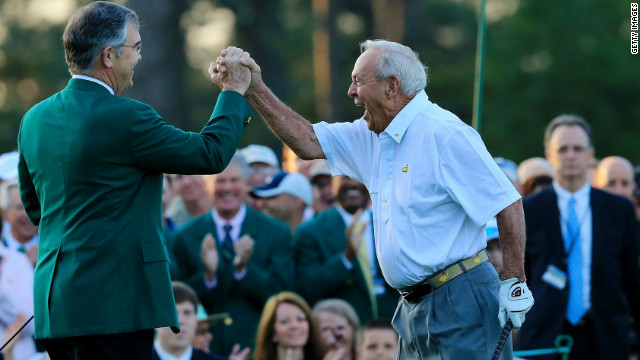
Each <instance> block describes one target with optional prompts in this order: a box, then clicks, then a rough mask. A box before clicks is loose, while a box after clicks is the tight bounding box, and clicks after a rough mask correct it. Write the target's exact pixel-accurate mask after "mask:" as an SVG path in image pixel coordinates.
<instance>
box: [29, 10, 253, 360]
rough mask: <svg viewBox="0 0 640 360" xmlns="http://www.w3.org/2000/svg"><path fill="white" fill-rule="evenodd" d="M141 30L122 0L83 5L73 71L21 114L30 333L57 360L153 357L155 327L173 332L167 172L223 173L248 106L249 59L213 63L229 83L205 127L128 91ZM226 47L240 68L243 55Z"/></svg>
mask: <svg viewBox="0 0 640 360" xmlns="http://www.w3.org/2000/svg"><path fill="white" fill-rule="evenodd" d="M138 30H139V23H138V18H137V15H136V14H135V13H134V12H133V11H131V10H129V9H127V8H125V7H123V6H120V5H117V4H115V3H111V2H102V1H98V2H93V3H91V4H89V5H87V6H85V7H82V8H80V9H78V10H77V11H76V13H75V14H74V15H73V17H72V18H71V20H70V21H69V23H68V24H67V27H66V29H65V32H64V35H63V43H64V48H65V55H66V60H67V64H68V66H69V71H70V72H71V74H72V75H73V78H72V79H71V80H70V81H69V85H68V86H67V87H66V88H65V89H64V90H62V91H61V92H59V93H57V94H55V95H53V96H52V97H50V98H48V99H46V100H44V101H43V102H41V103H39V104H37V105H35V106H34V107H33V108H32V109H31V110H29V111H28V112H27V114H26V115H25V116H24V118H23V119H22V124H21V127H20V134H19V136H18V147H19V153H20V154H19V163H18V171H19V180H20V191H21V197H22V202H23V203H24V207H25V210H26V212H27V215H28V216H29V219H30V220H31V222H32V223H34V224H39V226H40V228H39V231H40V243H39V256H38V264H37V267H36V270H35V281H34V293H35V295H34V299H35V327H36V333H35V336H36V338H38V339H45V340H44V342H45V346H46V347H47V350H48V352H49V354H50V356H51V358H52V359H54V360H57V359H69V358H73V359H150V357H151V347H152V341H153V329H154V328H157V327H162V326H173V327H174V330H175V331H178V320H177V316H176V309H175V304H174V300H173V294H172V292H171V283H170V279H169V270H168V255H167V249H166V246H165V243H164V240H163V233H162V210H161V195H162V173H163V172H166V173H216V172H220V171H222V170H223V169H224V168H225V166H226V165H227V163H228V161H229V159H230V158H231V156H232V155H233V153H234V151H235V149H236V148H237V146H238V142H239V140H240V136H241V135H242V132H243V130H244V127H245V125H246V124H245V123H246V122H247V121H246V120H247V119H249V117H250V115H251V110H250V108H249V106H248V104H247V102H246V101H245V99H244V98H243V94H244V91H245V90H246V88H247V86H248V84H249V81H250V80H249V73H248V71H247V72H245V71H243V69H242V68H239V69H238V70H240V71H239V72H237V73H235V74H231V76H228V77H226V78H224V79H219V78H218V75H217V74H214V73H213V72H212V71H210V73H211V76H212V79H215V80H217V81H220V80H222V81H223V83H224V84H225V85H224V87H223V90H224V91H222V93H221V94H220V96H219V98H218V102H217V104H216V108H215V110H214V112H213V114H212V116H211V119H210V120H209V122H208V123H207V125H206V126H205V127H204V128H203V129H202V131H201V132H200V133H186V132H183V131H181V130H179V129H176V128H174V127H172V126H169V125H167V124H166V123H165V122H164V121H163V120H162V117H160V115H158V113H156V112H155V111H154V110H153V108H151V107H150V106H149V105H146V104H143V103H141V102H138V101H135V100H132V99H127V98H124V97H121V95H122V94H123V92H124V91H125V90H126V89H128V88H129V87H131V86H132V85H133V69H134V67H135V66H136V65H137V63H138V62H139V61H140V60H141V59H142V57H141V55H140V50H141V47H142V40H141V37H140V33H139V31H138ZM230 50H231V52H232V53H233V54H234V57H235V62H234V63H235V64H236V65H237V64H238V61H239V58H240V56H242V54H243V52H242V50H241V49H237V48H233V49H230ZM232 66H233V65H232ZM238 67H239V65H238Z"/></svg>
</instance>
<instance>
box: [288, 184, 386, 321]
mask: <svg viewBox="0 0 640 360" xmlns="http://www.w3.org/2000/svg"><path fill="white" fill-rule="evenodd" d="M333 182H334V184H335V185H336V186H335V188H336V193H337V194H338V195H337V199H338V203H337V204H336V205H335V206H334V207H333V208H331V209H330V210H328V211H325V212H323V213H320V214H318V215H316V216H315V217H314V218H313V219H311V220H309V221H307V222H305V223H303V224H301V225H300V226H299V227H298V229H297V231H296V232H295V234H294V237H293V239H294V244H295V245H294V247H295V248H294V259H295V262H296V268H295V269H296V276H295V289H296V291H297V292H298V293H300V294H301V295H302V296H303V297H305V298H306V299H307V300H308V301H309V302H310V303H312V304H315V303H316V302H318V301H319V300H322V299H327V298H339V299H342V300H345V301H346V302H348V303H349V304H351V305H352V306H353V307H354V309H355V310H356V312H357V313H358V317H359V318H360V319H362V321H369V320H370V319H372V318H375V317H378V316H384V317H389V318H390V317H392V316H393V313H394V311H395V308H396V306H397V305H398V299H399V294H398V292H397V291H395V290H394V289H392V288H391V287H390V286H389V285H388V284H387V283H386V282H385V281H384V278H383V277H382V271H381V270H380V266H379V264H378V261H377V257H376V254H375V245H374V240H373V226H372V221H371V209H370V207H369V193H368V191H367V189H366V187H365V186H364V184H362V183H360V182H358V181H356V180H353V179H351V178H349V177H346V176H336V177H334V179H333ZM359 209H360V210H365V211H361V212H358V210H359ZM356 220H358V221H360V222H361V223H362V224H365V225H366V226H365V227H364V228H363V229H362V231H361V232H360V233H357V234H354V232H353V231H351V230H352V229H351V228H352V224H353V223H354V222H355V221H356ZM347 228H349V229H350V231H347ZM347 233H349V234H352V236H349V237H347Z"/></svg>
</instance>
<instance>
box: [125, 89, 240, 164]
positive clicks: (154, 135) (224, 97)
mask: <svg viewBox="0 0 640 360" xmlns="http://www.w3.org/2000/svg"><path fill="white" fill-rule="evenodd" d="M130 104H131V108H130V110H129V121H130V122H131V126H129V127H128V129H129V134H128V144H129V150H130V153H131V156H132V158H133V159H132V160H133V162H134V163H135V164H137V165H138V166H140V167H142V168H145V169H148V170H151V171H157V172H165V173H176V174H211V173H219V172H221V171H222V170H223V169H224V168H225V167H226V166H227V164H228V163H229V161H230V160H231V157H232V156H233V154H234V153H235V151H236V149H237V147H238V143H239V142H240V137H241V136H242V133H243V132H244V129H245V127H246V124H247V123H248V121H249V119H250V118H251V108H250V107H249V104H248V103H247V101H246V100H245V98H244V97H243V96H242V95H240V94H239V93H237V92H235V91H223V92H222V93H220V96H219V97H218V101H217V103H216V106H215V109H214V111H213V114H212V115H211V118H210V119H209V121H208V122H207V124H206V125H205V126H204V128H203V129H202V130H201V131H200V133H193V132H185V131H182V130H180V129H177V128H175V127H173V126H171V125H168V124H166V123H165V122H164V121H163V120H162V118H161V117H160V115H158V113H157V112H156V111H155V110H154V109H153V108H151V107H150V106H148V105H146V104H143V103H140V102H137V101H131V102H130Z"/></svg>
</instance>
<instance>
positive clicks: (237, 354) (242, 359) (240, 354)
mask: <svg viewBox="0 0 640 360" xmlns="http://www.w3.org/2000/svg"><path fill="white" fill-rule="evenodd" d="M249 353H251V349H249V348H248V347H246V348H244V349H243V350H242V351H240V344H235V345H233V349H231V354H229V360H247V359H248V358H249Z"/></svg>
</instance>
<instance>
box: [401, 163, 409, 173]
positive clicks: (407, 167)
mask: <svg viewBox="0 0 640 360" xmlns="http://www.w3.org/2000/svg"><path fill="white" fill-rule="evenodd" d="M407 171H409V164H407V165H405V166H404V167H403V168H402V172H403V173H406V172H407Z"/></svg>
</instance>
